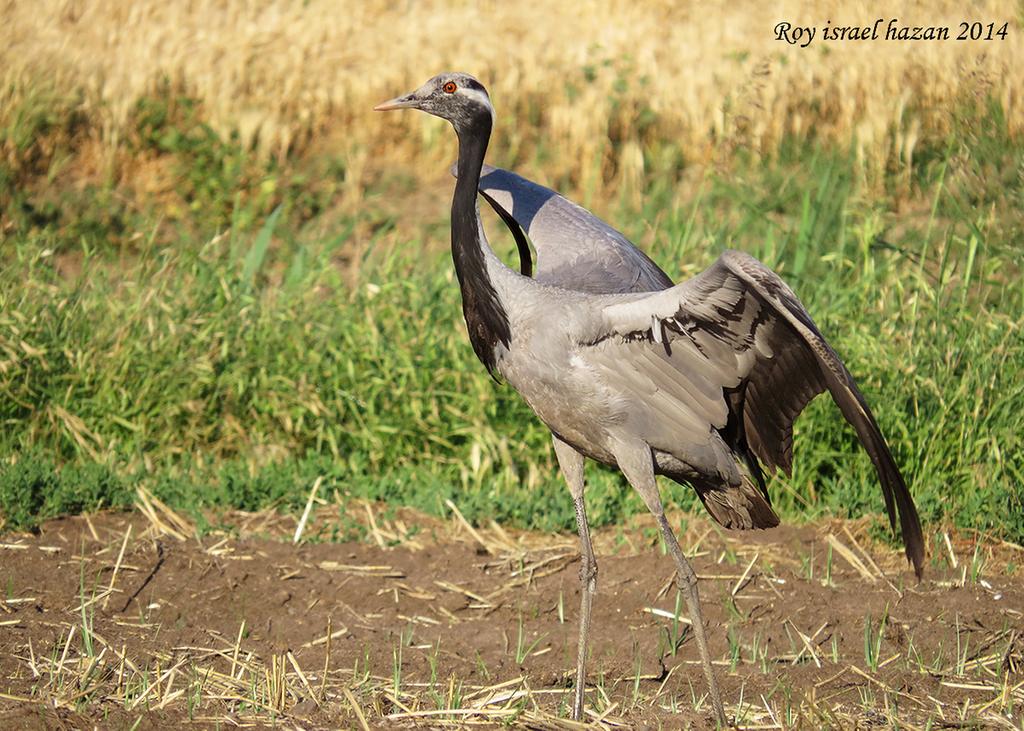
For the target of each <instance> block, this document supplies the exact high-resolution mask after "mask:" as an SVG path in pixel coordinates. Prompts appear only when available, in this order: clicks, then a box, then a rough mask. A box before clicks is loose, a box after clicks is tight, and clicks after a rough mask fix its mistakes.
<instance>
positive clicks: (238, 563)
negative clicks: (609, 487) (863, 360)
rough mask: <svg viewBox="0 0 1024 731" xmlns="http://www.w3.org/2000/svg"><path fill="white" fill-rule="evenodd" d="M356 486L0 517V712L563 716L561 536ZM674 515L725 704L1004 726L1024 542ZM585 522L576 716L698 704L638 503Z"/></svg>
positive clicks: (813, 722)
mask: <svg viewBox="0 0 1024 731" xmlns="http://www.w3.org/2000/svg"><path fill="white" fill-rule="evenodd" d="M360 508H361V509H360V510H359V511H357V513H358V516H359V517H361V519H363V520H364V522H365V523H366V525H367V526H368V529H367V530H368V541H367V542H346V543H304V542H301V541H300V542H299V543H298V544H297V545H296V544H293V543H292V535H293V533H294V531H295V528H296V519H295V518H294V517H292V516H280V515H277V514H274V513H269V512H268V513H263V514H259V515H235V516H232V518H231V520H230V521H229V522H231V524H232V528H231V530H229V531H226V532H224V531H221V532H215V533H208V534H206V535H203V536H202V537H197V535H196V534H195V532H194V530H193V529H192V528H191V526H190V525H189V524H188V523H187V521H185V520H183V519H181V518H180V517H178V516H175V515H174V514H173V513H171V512H170V511H169V510H167V509H166V508H164V507H163V506H161V505H158V504H157V505H154V504H153V503H152V502H150V501H147V500H143V502H142V503H141V510H140V511H139V512H133V513H123V514H100V515H92V516H80V517H74V518H67V519H62V520H57V521H52V522H50V523H47V524H46V525H44V526H43V528H42V529H41V531H40V532H39V533H38V534H37V535H7V536H6V537H4V538H3V539H0V542H2V547H0V571H2V572H0V577H2V579H3V582H4V586H5V592H6V593H5V598H4V600H3V601H2V602H0V673H2V677H3V688H2V690H3V692H2V693H0V725H2V726H3V727H5V728H16V727H20V728H80V727H83V728H84V727H88V728H91V727H93V726H97V725H99V726H103V727H112V728H117V727H131V728H166V727H170V726H175V725H180V724H181V723H188V722H191V723H195V724H198V725H200V726H207V725H218V724H219V725H221V726H229V725H245V726H257V727H262V726H267V725H276V726H281V727H284V728H303V729H313V728H338V727H341V728H359V727H362V726H365V727H370V728H379V727H398V728H406V727H422V728H433V727H438V726H457V727H462V726H469V725H474V726H475V725H482V726H485V727H487V726H497V725H502V724H505V725H508V724H511V725H513V726H525V727H531V728H573V727H578V726H576V725H574V724H572V723H571V722H570V721H568V720H567V718H566V717H567V713H568V703H570V702H571V678H572V673H573V664H574V661H575V650H576V624H575V622H576V619H577V616H578V614H577V613H578V601H579V581H578V576H577V571H578V567H579V562H578V555H577V549H576V540H575V536H571V535H561V536H548V535H537V534H515V535H510V534H509V533H508V532H506V531H504V530H502V529H501V528H500V527H498V526H492V527H491V528H490V529H487V530H472V529H469V528H468V526H466V525H465V524H464V523H463V522H461V521H459V520H458V518H454V519H453V520H452V521H451V522H444V521H439V520H437V519H432V518H428V517H425V516H421V515H414V514H408V513H400V515H399V517H397V518H394V519H392V520H384V519H383V518H382V517H380V514H379V513H374V511H373V508H372V506H368V505H367V506H360ZM363 508H365V510H364V509H363ZM331 515H333V516H334V518H333V519H334V520H337V511H336V510H335V511H333V513H331V512H330V511H327V510H324V511H322V512H321V513H320V514H314V515H313V517H312V518H311V519H310V525H312V524H313V523H316V524H318V525H320V526H322V525H323V524H324V523H329V521H330V520H332V518H331ZM680 517H683V518H684V519H685V523H686V526H687V529H686V531H685V533H684V535H683V536H681V538H682V543H683V546H684V547H685V548H686V549H687V550H688V551H689V552H690V553H691V554H693V555H694V558H693V562H694V566H695V568H696V569H697V571H698V574H699V575H700V576H701V578H702V583H701V592H702V598H703V605H704V611H705V613H706V619H707V621H708V625H709V633H710V641H711V652H712V655H713V656H714V657H715V658H717V665H718V673H719V680H720V682H721V684H722V691H723V694H724V698H725V699H726V703H727V707H728V710H729V712H730V713H731V714H732V715H733V716H734V717H735V718H736V719H737V722H738V724H739V725H740V726H741V727H748V726H749V727H758V728H791V727H806V728H817V727H824V726H841V727H847V726H852V725H855V724H860V725H863V726H874V725H880V726H887V725H895V724H897V723H899V724H901V726H902V727H904V728H907V727H910V728H913V727H917V726H921V727H923V726H925V725H926V724H929V723H931V724H932V725H935V724H940V725H942V724H957V725H959V724H963V723H968V724H971V723H974V724H982V725H990V724H991V725H1000V726H1004V727H1005V726H1008V725H1013V724H1016V723H1019V718H1017V716H1018V714H1019V713H1020V709H1021V708H1022V707H1024V706H1022V704H1024V632H1022V630H1024V621H1022V615H1021V610H1022V609H1024V587H1022V582H1021V581H1020V579H1019V578H1018V577H1017V576H1015V575H1014V572H1013V562H1014V561H1017V562H1019V561H1020V560H1021V558H1022V557H1024V556H1022V553H1021V552H1020V549H1019V548H1017V547H1015V546H1012V545H1009V544H1002V543H990V544H980V543H979V544H976V546H975V545H972V544H969V543H966V542H963V541H960V542H957V541H952V540H951V541H950V542H949V544H948V546H947V545H946V544H945V540H943V541H942V542H941V543H940V545H938V546H933V547H932V548H931V553H930V555H931V564H932V565H931V566H930V567H929V569H928V570H927V573H926V577H925V580H924V581H923V582H921V583H917V582H916V580H915V579H914V577H913V574H912V572H911V571H910V570H909V569H908V568H907V566H906V563H905V562H904V561H903V560H902V559H901V556H900V554H899V553H898V552H897V551H896V550H895V549H892V548H889V547H886V546H878V545H872V544H871V543H870V542H869V541H868V540H867V539H866V537H865V531H864V530H863V528H862V524H840V523H831V524H828V525H819V526H802V527H795V528H794V527H785V528H780V529H776V530H772V531H768V532H758V533H745V534H741V533H732V532H727V531H721V530H719V529H717V528H715V527H714V526H712V525H711V524H710V523H708V522H706V521H704V520H703V519H699V518H693V517H690V516H674V518H673V523H674V524H676V525H678V524H679V522H680V521H679V519H680ZM349 519H351V518H349ZM601 533H603V534H605V535H601V536H600V540H599V543H598V547H597V551H598V565H599V571H600V573H599V577H598V595H597V599H596V602H595V605H594V612H595V614H594V624H593V631H592V637H591V660H590V663H589V666H588V682H589V685H588V687H589V688H590V690H588V695H587V698H588V713H590V714H591V715H590V717H589V722H590V723H592V724H595V725H597V726H602V727H609V728H610V727H623V726H626V727H659V726H660V727H668V728H678V727H686V726H691V727H695V728H704V727H708V726H709V725H710V726H712V727H713V723H712V720H711V715H710V712H709V706H708V704H707V702H706V699H705V698H704V694H705V691H706V689H705V687H704V681H703V678H702V676H701V674H700V670H699V666H698V664H697V651H696V646H695V643H694V642H693V641H692V639H691V637H690V634H689V632H688V631H687V619H686V618H685V616H679V612H681V611H683V610H682V609H681V608H682V607H683V606H684V604H683V603H681V602H677V594H676V591H675V587H674V586H673V585H672V581H671V579H672V567H671V561H670V559H669V558H668V557H667V556H665V555H663V553H662V552H661V550H660V547H659V544H658V543H657V540H656V531H655V530H654V526H653V523H648V522H646V521H643V520H640V521H636V522H635V523H634V524H631V525H630V526H629V527H628V528H625V529H622V530H615V531H611V530H608V531H602V532H601ZM830 536H831V537H830ZM954 560H955V562H956V565H955V567H954V565H953V563H954ZM328 638H329V639H328Z"/></svg>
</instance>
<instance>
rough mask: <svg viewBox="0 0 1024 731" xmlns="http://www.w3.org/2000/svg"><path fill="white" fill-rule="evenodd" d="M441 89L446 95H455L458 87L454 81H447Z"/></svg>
mask: <svg viewBox="0 0 1024 731" xmlns="http://www.w3.org/2000/svg"><path fill="white" fill-rule="evenodd" d="M441 88H442V89H443V90H444V93H445V94H454V93H455V90H456V89H457V88H458V87H457V86H455V82H454V81H446V82H445V84H444V86H442V87H441Z"/></svg>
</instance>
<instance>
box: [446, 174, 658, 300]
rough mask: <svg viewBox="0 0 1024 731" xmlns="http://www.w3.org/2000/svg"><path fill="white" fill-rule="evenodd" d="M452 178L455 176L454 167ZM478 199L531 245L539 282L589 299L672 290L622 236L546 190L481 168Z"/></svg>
mask: <svg viewBox="0 0 1024 731" xmlns="http://www.w3.org/2000/svg"><path fill="white" fill-rule="evenodd" d="M451 172H452V175H456V174H457V171H456V167H455V166H454V165H453V166H452V168H451ZM480 193H481V195H483V196H484V198H485V200H487V202H488V203H490V204H491V207H492V208H494V209H495V210H496V211H498V212H499V215H500V214H501V212H505V213H506V214H507V215H509V216H510V217H511V218H512V219H514V220H515V222H516V223H517V224H518V225H519V226H520V227H521V228H522V229H523V231H525V232H526V235H527V236H528V237H529V238H530V240H531V241H532V242H533V244H534V246H535V248H536V250H537V265H536V273H535V274H534V277H535V279H536V280H537V281H538V282H543V283H544V284H552V285H555V286H558V287H565V288H567V289H574V290H576V291H578V292H590V293H591V294H616V293H620V292H654V291H656V290H659V289H665V288H666V287H671V286H672V279H671V278H670V277H669V276H668V275H667V274H666V273H665V272H664V271H662V270H661V269H660V268H659V267H658V265H657V264H655V263H654V262H653V261H652V260H651V258H650V257H648V256H647V254H645V253H644V252H643V251H641V250H640V249H638V248H637V247H636V246H635V245H634V244H633V242H632V241H630V240H629V239H627V238H626V237H625V236H624V235H623V234H622V233H621V232H619V231H618V230H616V229H615V228H613V227H612V226H610V225H608V224H607V223H605V222H604V221H602V220H601V219H600V218H598V217H597V216H595V215H594V214H592V213H591V212H590V211H588V210H587V209H586V208H583V207H582V206H580V205H577V204H576V203H573V202H572V201H570V200H569V199H568V198H565V197H564V196H562V195H559V194H558V193H556V192H555V191H553V190H551V189H550V188H546V187H544V186H543V185H539V184H537V183H534V182H533V181H531V180H527V179H526V178H524V177H522V176H519V175H516V174H515V173H513V172H510V171H508V170H504V169H503V168H496V167H492V166H490V165H484V167H483V174H482V176H481V178H480ZM506 223H508V222H507V221H506ZM509 225H510V226H511V224H509Z"/></svg>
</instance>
